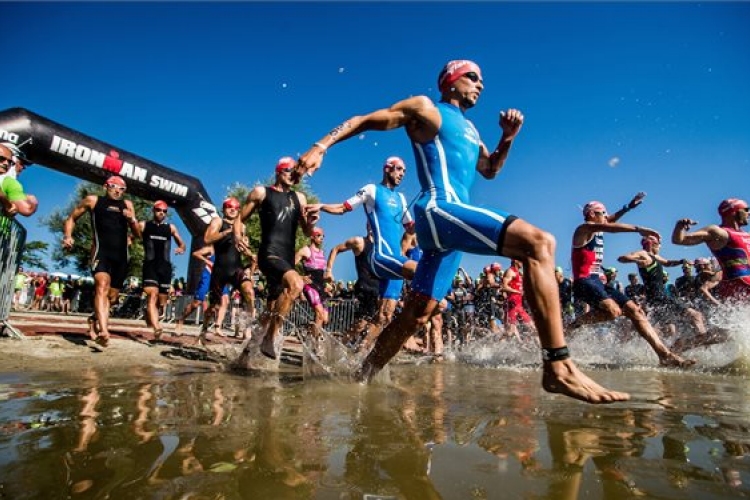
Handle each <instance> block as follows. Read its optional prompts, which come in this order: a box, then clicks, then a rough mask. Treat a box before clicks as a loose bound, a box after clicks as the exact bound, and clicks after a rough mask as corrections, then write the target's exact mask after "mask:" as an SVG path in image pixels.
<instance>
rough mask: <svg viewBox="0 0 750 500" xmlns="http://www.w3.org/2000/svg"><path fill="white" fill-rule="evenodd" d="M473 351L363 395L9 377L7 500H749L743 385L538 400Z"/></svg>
mask: <svg viewBox="0 0 750 500" xmlns="http://www.w3.org/2000/svg"><path fill="white" fill-rule="evenodd" d="M475 351H476V352H474V353H471V355H467V354H464V355H462V356H463V357H464V358H465V359H462V358H459V359H457V360H456V361H454V362H446V363H443V364H438V365H427V364H425V365H421V366H417V365H400V366H393V367H392V368H391V370H390V372H391V373H390V376H391V383H376V384H374V385H370V386H361V385H357V384H353V383H349V382H343V381H339V380H335V379H331V378H317V379H308V380H305V381H304V382H302V381H300V380H296V381H295V380H286V381H285V380H280V379H279V377H278V376H265V377H248V376H239V375H235V374H230V373H195V372H193V373H184V374H181V375H174V374H167V373H163V372H161V373H159V372H151V371H147V370H143V369H134V370H131V371H129V372H122V373H111V372H109V373H101V372H96V371H93V370H90V371H88V372H86V373H84V374H81V375H80V376H76V377H75V378H62V377H61V376H60V375H44V374H40V375H25V374H15V375H2V376H0V399H1V400H0V429H1V431H0V498H12V499H25V498H29V499H31V498H34V499H36V498H50V499H51V498H115V499H116V498H127V499H138V498H149V499H152V498H153V499H170V498H174V499H177V498H185V499H187V498H191V499H197V498H212V499H213V498H217V499H218V498H227V499H239V498H247V499H266V498H268V499H282V498H295V499H296V498H316V499H373V500H374V499H384V498H394V499H396V498H398V499H401V498H413V499H430V498H446V499H483V498H488V499H489V498H522V497H523V498H607V499H612V498H632V497H635V496H644V497H652V498H680V499H682V498H701V499H705V498H728V497H736V496H745V495H748V494H750V486H748V482H749V481H750V462H749V461H748V452H750V430H749V429H748V427H749V426H750V394H749V393H750V389H748V384H747V378H746V376H744V375H727V374H717V373H704V372H675V371H662V370H658V369H654V368H651V367H642V368H632V367H631V368H629V369H622V368H618V369H612V370H593V371H590V373H592V374H593V375H594V376H595V378H597V380H599V381H600V382H601V383H603V384H604V385H607V386H611V387H613V388H617V389H622V390H628V391H630V392H631V393H632V395H633V397H634V400H633V401H631V402H629V403H626V404H617V405H612V406H604V407H595V406H590V405H585V404H582V403H578V402H575V401H572V400H569V399H567V398H564V397H561V396H551V395H548V394H545V393H544V392H542V391H541V389H540V387H539V378H540V377H539V372H538V369H537V367H532V368H528V369H525V368H518V367H515V368H498V367H496V365H497V364H502V362H507V359H506V358H502V360H501V363H498V362H497V361H498V359H493V356H492V354H493V353H494V354H499V352H500V351H499V350H497V349H492V348H490V347H484V348H481V347H477V348H476V349H475ZM504 351H506V352H507V349H506V350H504ZM519 352H520V351H519ZM519 355H520V354H519ZM534 356H535V355H534ZM479 359H482V360H483V361H482V362H481V363H482V366H476V365H474V364H469V362H471V363H477V362H478V361H477V360H479ZM503 360H504V361H503Z"/></svg>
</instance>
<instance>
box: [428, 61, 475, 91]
mask: <svg viewBox="0 0 750 500" xmlns="http://www.w3.org/2000/svg"><path fill="white" fill-rule="evenodd" d="M472 72H473V73H476V74H477V75H479V76H480V77H481V75H482V70H481V69H479V66H477V64H476V63H475V62H473V61H469V60H468V59H458V60H455V61H448V63H447V64H446V65H445V66H443V69H442V71H440V75H439V76H438V88H439V89H440V92H445V91H446V90H447V89H448V88H449V87H450V86H451V84H452V83H453V82H455V81H456V80H458V79H459V78H461V77H462V76H463V75H465V74H466V73H472Z"/></svg>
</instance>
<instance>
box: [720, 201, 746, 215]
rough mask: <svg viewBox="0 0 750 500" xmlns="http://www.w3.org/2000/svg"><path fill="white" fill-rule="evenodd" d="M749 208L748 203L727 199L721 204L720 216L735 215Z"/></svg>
mask: <svg viewBox="0 0 750 500" xmlns="http://www.w3.org/2000/svg"><path fill="white" fill-rule="evenodd" d="M742 208H747V202H746V201H745V200H740V199H739V198H727V199H726V200H724V201H722V202H721V203H720V204H719V215H721V216H724V215H734V214H736V213H737V212H738V211H739V210H740V209H742Z"/></svg>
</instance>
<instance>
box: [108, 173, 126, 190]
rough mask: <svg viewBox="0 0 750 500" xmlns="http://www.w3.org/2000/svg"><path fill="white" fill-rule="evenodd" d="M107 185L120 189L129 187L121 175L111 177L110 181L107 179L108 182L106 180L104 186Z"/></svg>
mask: <svg viewBox="0 0 750 500" xmlns="http://www.w3.org/2000/svg"><path fill="white" fill-rule="evenodd" d="M107 184H112V185H113V186H120V187H123V188H126V187H128V185H127V184H125V179H123V178H122V177H120V176H119V175H113V176H111V177H110V178H109V179H107V180H106V181H105V182H104V185H105V186H106V185H107Z"/></svg>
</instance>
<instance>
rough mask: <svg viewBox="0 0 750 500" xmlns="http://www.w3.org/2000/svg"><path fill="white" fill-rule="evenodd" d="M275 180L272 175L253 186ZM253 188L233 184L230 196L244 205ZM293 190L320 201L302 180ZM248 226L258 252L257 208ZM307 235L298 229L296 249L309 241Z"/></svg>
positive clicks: (229, 192) (268, 184) (313, 201)
mask: <svg viewBox="0 0 750 500" xmlns="http://www.w3.org/2000/svg"><path fill="white" fill-rule="evenodd" d="M274 182H275V179H274V178H273V177H271V178H270V179H268V180H266V182H265V183H262V182H260V181H258V182H256V183H255V184H254V185H253V187H255V186H261V185H262V186H270V185H271V184H273V183H274ZM251 190H252V188H249V187H247V185H245V184H241V183H239V182H237V183H235V184H233V185H232V186H230V187H229V189H228V190H227V191H228V196H234V197H235V198H237V199H238V200H240V203H242V204H243V205H244V203H245V200H246V199H247V195H248V194H250V191H251ZM292 190H294V191H301V192H302V193H303V194H304V195H305V196H306V197H307V202H308V203H318V201H319V200H318V197H317V196H316V195H315V193H313V192H312V189H310V186H309V185H308V184H307V183H306V182H304V181H302V182H300V183H299V184H295V185H294V186H292ZM245 226H246V228H247V229H246V233H247V237H248V239H249V240H250V248H251V249H252V251H253V252H254V253H258V247H259V246H260V217H259V216H258V211H257V210H256V211H255V213H254V214H253V215H251V216H250V219H249V220H247V221H245ZM307 240H308V238H307V236H305V235H304V233H303V232H302V229H301V228H300V229H297V237H296V239H295V242H294V250H295V251H297V250H299V249H300V248H302V247H303V246H305V245H306V244H307V243H308V241H307Z"/></svg>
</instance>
